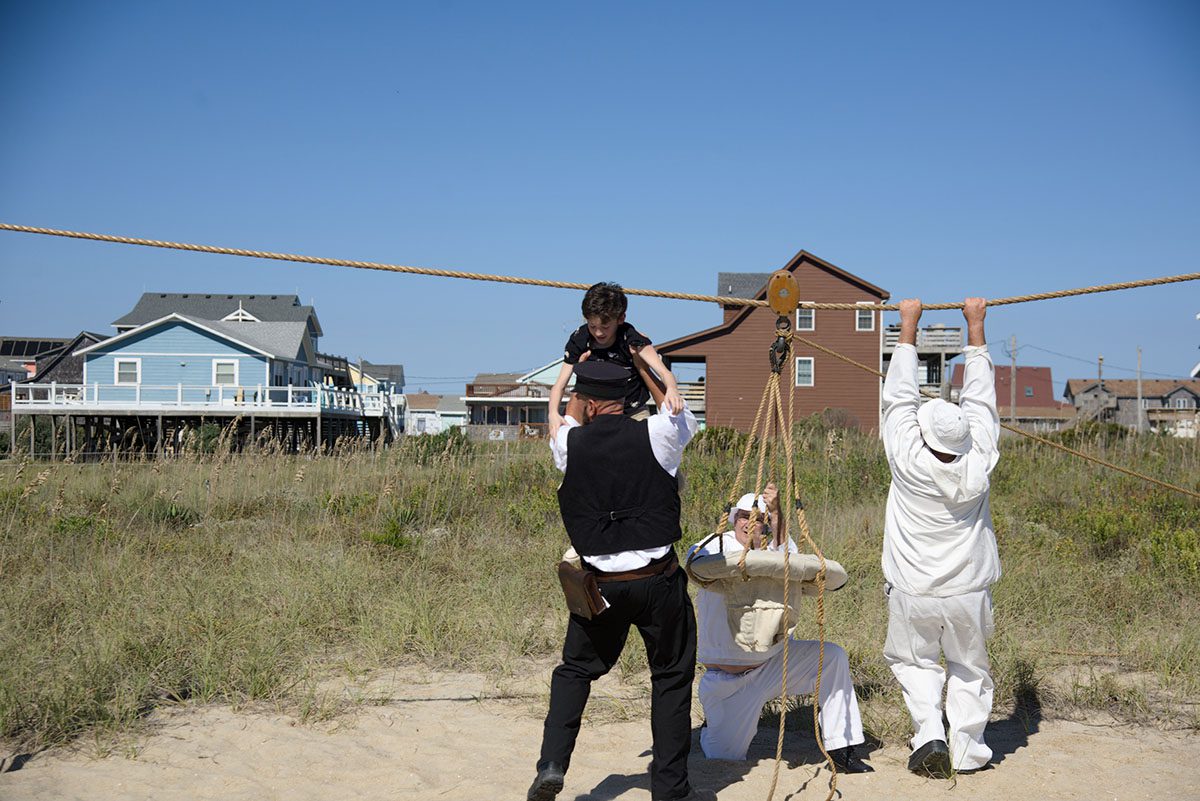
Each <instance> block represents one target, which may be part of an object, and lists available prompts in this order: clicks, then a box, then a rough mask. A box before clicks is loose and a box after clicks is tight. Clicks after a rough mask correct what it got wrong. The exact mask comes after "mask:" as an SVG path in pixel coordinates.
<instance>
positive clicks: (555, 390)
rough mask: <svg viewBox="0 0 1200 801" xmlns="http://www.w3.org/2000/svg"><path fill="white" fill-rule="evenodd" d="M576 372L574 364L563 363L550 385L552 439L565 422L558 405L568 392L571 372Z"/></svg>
mask: <svg viewBox="0 0 1200 801" xmlns="http://www.w3.org/2000/svg"><path fill="white" fill-rule="evenodd" d="M573 372H575V366H574V365H572V364H567V363H566V362H563V363H562V367H560V368H559V370H558V378H557V379H555V381H554V386H552V387H550V402H549V404H548V405H549V407H550V415H549V420H550V439H554V437H555V435H557V434H558V427H559V426H561V425H562V424H563V418H562V415H561V414H559V413H558V407H559V405H560V404H561V403H562V398H563V393H564V392H566V389H567V382H568V381H570V380H571V374H572V373H573Z"/></svg>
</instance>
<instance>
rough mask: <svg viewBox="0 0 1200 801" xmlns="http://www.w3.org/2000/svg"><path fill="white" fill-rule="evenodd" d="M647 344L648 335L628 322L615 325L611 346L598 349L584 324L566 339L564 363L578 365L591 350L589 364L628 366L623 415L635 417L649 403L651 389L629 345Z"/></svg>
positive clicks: (648, 340) (642, 345) (641, 345)
mask: <svg viewBox="0 0 1200 801" xmlns="http://www.w3.org/2000/svg"><path fill="white" fill-rule="evenodd" d="M650 344H652V343H651V342H650V338H649V337H648V336H646V335H645V334H643V333H641V332H640V331H638V330H637V329H636V328H634V327H633V326H632V325H630V324H629V323H621V324H620V325H618V326H617V334H616V336H615V337H614V338H613V343H612V344H611V345H609V346H608V347H607V348H600V347H597V346H596V342H595V340H594V339H592V335H591V334H590V333H588V327H587V325H586V324H585V325H581V326H579V328H578V329H576V330H575V331H574V332H573V333H572V334H571V336H570V338H569V339H567V347H566V349H565V350H564V351H563V360H564V361H565V362H566V363H567V364H577V363H578V362H579V357H580V356H582V355H583V354H584V353H585V352H586V351H589V350H590V351H591V352H592V355H591V356H589V357H588V360H589V361H597V362H612V363H613V364H619V365H621V366H622V367H628V368H629V369H630V370H631V371H632V372H633V375H632V376H631V377H630V379H629V386H628V388H627V390H626V392H625V414H634V413H636V412H640V411H641V410H642V409H644V408H646V404H647V403H648V402H649V401H650V390H649V389H647V388H646V383H645V382H644V381H642V376H641V373H639V372H638V371H637V367H635V366H634V364H633V351H632V350H631V349H630V346H633V347H636V348H641V347H645V346H646V345H650Z"/></svg>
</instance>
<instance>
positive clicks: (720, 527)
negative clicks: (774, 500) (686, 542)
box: [683, 387, 769, 586]
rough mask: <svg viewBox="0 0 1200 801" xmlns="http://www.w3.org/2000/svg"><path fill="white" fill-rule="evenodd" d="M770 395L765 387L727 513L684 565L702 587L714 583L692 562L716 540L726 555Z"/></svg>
mask: <svg viewBox="0 0 1200 801" xmlns="http://www.w3.org/2000/svg"><path fill="white" fill-rule="evenodd" d="M768 395H769V389H768V388H767V387H764V388H763V393H762V397H761V398H760V399H759V401H758V411H757V412H755V414H754V425H752V426H751V427H750V436H749V437H747V438H746V447H745V448H743V449H742V461H741V462H740V463H739V464H738V469H737V476H736V477H735V478H734V480H733V486H732V488H731V489H730V491H729V503H728V504H727V508H726V509H725V511H723V512H722V513H721V516H720V517H719V518H718V519H717V526H716V530H715V531H714V532H713V533H712V534H710V535H708V536H707V537H705V538H704V539H703V540H701V541H700V544H699V545H697V546H696V547H695V548H693V549H692V552H691V554H690V555H689V556H688V558H687V561H686V562H685V563H684V566H683V567H684V570H686V571H687V574H688V576H689V577H690V578H691V579H692V580H693V581H695V582H696V583H697V584H699V585H701V586H707V585H709V584H712V582H711V581H705V580H703V579H701V578H700V577H699V576H697V575H695V574H694V573H692V571H691V566H692V561H693V560H695V559H696V557H698V556H700V554H701V552H702V551H703V550H704V548H705V546H706V545H708V544H709V543H710V542H712V541H713V540H714V539H715V540H717V548H718V551H719V552H720V553H725V537H724V534H725V529H726V528H727V527H728V525H729V511H730V510H731V509H732V508H733V505H734V503H735V502H736V501H737V498H738V492H739V491H740V487H741V486H742V481H743V480H744V479H745V477H746V466H747V465H748V464H749V463H750V454H752V453H753V452H754V441H755V438H756V437H757V436H758V429H759V426H760V425H761V423H762V416H763V410H764V409H765V408H766V406H767V397H768ZM743 561H744V560H743Z"/></svg>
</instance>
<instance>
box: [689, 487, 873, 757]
mask: <svg viewBox="0 0 1200 801" xmlns="http://www.w3.org/2000/svg"><path fill="white" fill-rule="evenodd" d="M754 503H755V498H754V494H753V493H748V494H746V495H744V496H742V499H741V500H740V501H738V504H737V506H736V507H735V508H734V510H733V511H732V512H731V514H730V523H731V524H732V525H733V530H732V531H729V532H726V533H725V534H723V535H722V538H723V543H722V544H718V542H717V540H716V539H714V540H713V541H712V542H709V543H708V544H707V545H705V547H704V550H703V551H702V552H701V553H703V554H715V553H717V552H718V549H719V548H721V547H723V548H724V551H725V553H738V552H739V551H741V550H743V549H744V548H747V547H761V543H762V539H763V537H764V536H767V535H768V534H770V533H774V536H773V538H772V541H771V542H770V543H769V544H768V546H767V548H768V550H772V551H778V550H782V549H783V547H784V542H785V541H786V543H787V548H788V550H790V551H791V552H792V553H796V552H797V548H796V543H794V542H792V539H791V537H786V540H785V536H784V535H785V532H784V530H783V521H782V518H781V516H780V514H779V492H778V490H777V489H776V487H775V485H774V484H768V485H767V488H766V491H765V492H763V494H762V495H760V496H759V498H758V508H759V511H760V512H761V516H760V517H758V519H756V520H755V521H754V524H753V526H752V525H751V523H750V516H751V515H750V512H751V510H752V508H753V506H754ZM767 517H769V518H770V524H769V525H765V523H766V518H767ZM697 547H698V546H693V547H692V549H691V551H692V552H695V551H696V548H697ZM696 615H697V617H698V619H699V620H698V627H699V631H698V641H699V645H698V654H697V660H698V661H699V662H700V663H701V664H703V665H704V667H705V673H704V676H703V677H701V679H700V687H699V694H700V704H701V705H702V706H703V707H704V718H705V725H704V728H703V729H701V731H700V747H701V748H703V749H704V755H705V756H707V757H709V758H711V759H735V760H742V759H745V758H746V752H747V751H748V750H749V748H750V741H751V740H753V739H754V734H755V732H757V731H758V719H759V716H760V715H761V714H762V708H763V705H764V704H766V703H767V701H769V700H771V699H772V698H778V697H779V691H780V689H781V684H782V681H783V648H784V645H785V643H786V644H787V646H788V647H789V648H790V652H789V653H788V692H789V693H790V694H793V695H804V694H807V693H811V692H812V691H813V687H814V685H815V683H816V677H817V657H818V653H819V647H820V643H819V642H817V641H816V640H792V639H790V638H788V639H785V640H784V641H781V642H779V643H777V644H776V645H775V646H774V647H773V648H772V649H771V650H769V651H766V652H763V653H750V652H748V651H745V650H743V649H742V648H739V647H738V646H737V644H736V643H735V642H734V639H733V633H732V632H731V631H730V630H729V622H728V618H727V616H726V613H725V598H724V596H722V595H721V594H719V593H717V592H713V591H711V590H708V589H703V588H701V589H700V590H699V592H697V593H696ZM820 721H821V735H822V739H823V741H824V743H825V750H826V751H828V752H829V755H830V757H831V758H832V759H833V762H834V764H835V765H837V769H838V771H839V772H842V773H867V772H870V771H871V770H872V768H871V767H870V766H869V765H867V764H866V763H865V762H863V761H862V759H861V758H860V757H859V756H857V755H856V754H855V753H854V746H855V745H858V744H859V743H861V742H863V729H862V719H861V718H860V717H859V714H858V699H857V698H856V697H855V695H854V686H853V684H852V683H851V681H850V665H849V662H848V661H847V659H846V652H845V650H843V649H842V648H841V647H840V646H838V645H834V644H833V643H830V642H827V643H825V662H824V667H823V669H822V671H821V698H820Z"/></svg>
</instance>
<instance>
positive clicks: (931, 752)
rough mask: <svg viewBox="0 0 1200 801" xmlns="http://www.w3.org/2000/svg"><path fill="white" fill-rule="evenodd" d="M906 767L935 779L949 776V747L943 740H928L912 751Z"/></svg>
mask: <svg viewBox="0 0 1200 801" xmlns="http://www.w3.org/2000/svg"><path fill="white" fill-rule="evenodd" d="M908 769H909V770H911V771H912V772H913V773H919V774H921V775H922V776H931V777H933V778H935V779H949V778H950V772H951V771H950V749H949V748H947V747H946V741H945V740H930V741H929V742H927V743H925V745H923V746H921V747H920V748H918V749H917V750H916V751H913V752H912V756H910V757H909V758H908Z"/></svg>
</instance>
